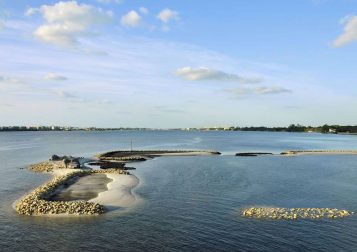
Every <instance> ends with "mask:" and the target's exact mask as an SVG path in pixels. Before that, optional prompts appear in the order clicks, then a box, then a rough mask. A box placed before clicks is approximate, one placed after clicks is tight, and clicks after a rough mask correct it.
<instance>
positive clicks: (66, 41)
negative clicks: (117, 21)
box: [26, 1, 113, 46]
mask: <svg viewBox="0 0 357 252" xmlns="http://www.w3.org/2000/svg"><path fill="white" fill-rule="evenodd" d="M36 12H39V13H41V14H42V16H43V18H44V19H45V20H46V23H45V24H43V25H41V26H39V27H38V28H37V29H36V31H35V32H34V35H35V36H36V37H38V38H39V39H41V40H43V41H45V42H48V43H52V44H56V45H61V46H73V45H75V44H76V43H77V42H78V39H79V38H81V37H82V36H88V35H90V34H91V33H90V31H89V28H91V27H93V26H95V25H100V24H104V23H106V22H108V21H110V20H111V18H112V16H113V13H112V12H110V11H104V10H102V9H100V8H95V7H93V6H90V5H87V4H78V3H77V2H76V1H68V2H58V3H56V4H54V5H42V6H41V7H40V8H30V9H28V10H27V12H26V14H27V15H33V14H35V13H36Z"/></svg>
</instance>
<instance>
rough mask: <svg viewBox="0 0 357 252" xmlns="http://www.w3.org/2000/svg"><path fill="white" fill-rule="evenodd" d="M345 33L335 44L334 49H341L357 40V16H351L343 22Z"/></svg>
mask: <svg viewBox="0 0 357 252" xmlns="http://www.w3.org/2000/svg"><path fill="white" fill-rule="evenodd" d="M342 23H343V24H344V25H345V26H344V29H343V30H344V31H343V33H342V34H341V35H340V36H339V37H338V38H337V39H336V40H335V41H334V42H333V46H334V47H341V46H344V45H346V44H348V43H351V42H353V41H356V40H357V16H349V17H346V18H344V19H343V20H342Z"/></svg>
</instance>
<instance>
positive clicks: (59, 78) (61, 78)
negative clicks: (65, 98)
mask: <svg viewBox="0 0 357 252" xmlns="http://www.w3.org/2000/svg"><path fill="white" fill-rule="evenodd" d="M43 78H44V79H45V80H54V81H64V80H67V79H68V78H67V77H66V76H63V75H59V74H55V73H48V74H46V75H45V76H44V77H43Z"/></svg>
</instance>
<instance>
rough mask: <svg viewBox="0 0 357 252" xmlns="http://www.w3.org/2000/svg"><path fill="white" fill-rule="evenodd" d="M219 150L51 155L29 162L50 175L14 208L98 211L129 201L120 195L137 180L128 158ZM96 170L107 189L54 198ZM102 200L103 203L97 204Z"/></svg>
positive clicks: (21, 211)
mask: <svg viewBox="0 0 357 252" xmlns="http://www.w3.org/2000/svg"><path fill="white" fill-rule="evenodd" d="M219 154H220V153H219V152H215V151H196V150H194V151H186V150H185V151H171V150H170V151H167V150H166V151H165V150H152V151H150V150H145V151H112V152H106V153H103V154H99V155H97V156H96V157H94V158H91V159H86V158H83V157H72V156H58V155H53V156H52V157H51V159H50V160H48V161H43V162H40V163H38V164H34V165H31V166H30V167H29V169H30V170H31V171H34V172H45V173H51V174H53V175H54V178H53V179H52V180H51V181H49V182H47V183H45V184H44V185H42V186H40V187H38V188H36V189H35V190H33V191H32V192H30V193H29V194H28V195H25V196H24V197H22V198H21V199H19V200H18V201H17V202H15V209H16V211H17V212H18V213H19V214H23V215H34V216H41V215H64V216H68V215H80V216H85V215H87V216H88V215H100V214H103V213H105V212H107V211H108V209H109V208H110V206H111V205H115V204H114V203H113V202H111V200H115V199H116V198H115V197H117V198H118V197H119V199H120V201H118V202H119V203H118V202H117V203H118V206H123V205H124V206H126V205H127V204H128V202H130V200H131V198H130V197H132V195H131V194H130V195H129V196H127V195H120V193H121V191H120V190H122V191H123V192H126V193H127V191H130V190H131V188H132V187H134V186H136V185H137V184H138V179H137V178H136V177H135V176H134V175H132V174H130V172H129V171H128V170H130V169H135V168H132V167H126V164H127V163H128V162H133V161H135V162H138V161H145V160H148V159H152V158H155V157H160V156H197V155H219ZM93 167H96V168H95V169H94V168H93ZM96 174H105V175H106V176H107V178H106V180H105V181H106V182H108V181H111V182H109V183H108V184H107V189H108V190H106V191H105V192H100V193H98V196H97V197H95V198H93V199H90V200H55V199H56V197H55V196H56V195H57V194H58V193H60V192H62V191H63V190H64V189H66V188H68V187H69V186H71V185H73V184H75V183H76V182H77V181H78V180H79V179H80V178H82V177H84V176H95V175H96ZM123 176H124V177H123ZM123 181H124V184H123V183H122V182H123ZM125 181H126V182H125ZM125 183H128V184H125ZM110 185H111V186H110ZM122 188H124V189H122ZM118 194H119V196H118ZM57 198H58V197H57ZM123 199H124V200H123ZM102 202H104V203H103V204H101V203H102ZM112 203H113V204H112ZM106 204H107V205H109V207H107V206H106Z"/></svg>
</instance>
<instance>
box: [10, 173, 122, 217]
mask: <svg viewBox="0 0 357 252" xmlns="http://www.w3.org/2000/svg"><path fill="white" fill-rule="evenodd" d="M93 173H99V174H101V173H103V174H104V173H116V174H129V172H127V171H123V170H118V169H107V170H89V171H83V170H79V171H78V170H77V171H74V172H71V173H68V174H66V175H62V176H57V177H55V178H54V179H53V180H52V181H50V182H48V183H46V184H44V185H42V186H40V187H38V188H36V189H35V190H34V191H32V192H31V193H30V194H28V195H26V196H25V197H24V198H22V199H21V200H20V201H19V202H18V203H17V204H16V211H17V212H18V213H19V214H24V215H46V214H68V215H99V214H102V213H104V212H105V209H104V207H103V206H102V205H100V204H98V203H93V202H88V201H83V200H81V201H50V200H48V199H49V198H50V197H51V196H52V195H53V193H54V192H55V191H56V190H57V189H58V188H59V187H60V186H62V185H63V184H65V183H68V182H69V181H70V180H71V179H73V178H74V177H78V176H86V175H90V174H93Z"/></svg>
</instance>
